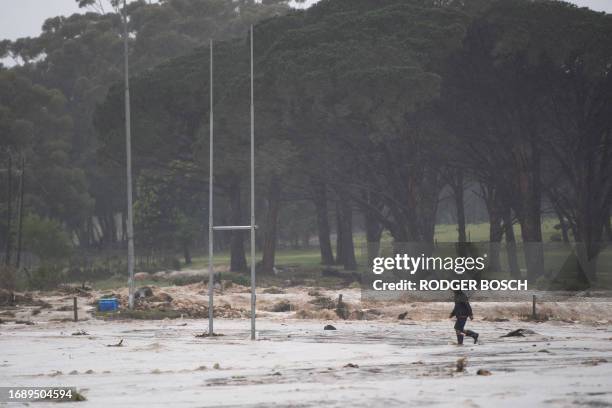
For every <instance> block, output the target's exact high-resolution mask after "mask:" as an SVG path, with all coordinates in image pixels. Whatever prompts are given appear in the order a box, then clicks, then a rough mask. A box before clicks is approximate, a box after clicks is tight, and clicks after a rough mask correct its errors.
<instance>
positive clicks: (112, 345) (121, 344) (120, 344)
mask: <svg viewBox="0 0 612 408" xmlns="http://www.w3.org/2000/svg"><path fill="white" fill-rule="evenodd" d="M106 347H123V339H121V340H119V343H117V344H107V345H106Z"/></svg>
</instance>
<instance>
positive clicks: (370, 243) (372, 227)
mask: <svg viewBox="0 0 612 408" xmlns="http://www.w3.org/2000/svg"><path fill="white" fill-rule="evenodd" d="M363 218H364V220H365V230H366V245H367V253H368V265H372V264H373V262H374V258H376V257H378V255H379V253H380V239H381V237H382V232H383V228H382V226H381V225H380V222H379V221H378V219H377V218H376V216H375V215H374V214H372V211H371V210H369V209H368V208H365V209H364V211H363Z"/></svg>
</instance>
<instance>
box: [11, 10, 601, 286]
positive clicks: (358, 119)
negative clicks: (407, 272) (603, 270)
mask: <svg viewBox="0 0 612 408" xmlns="http://www.w3.org/2000/svg"><path fill="white" fill-rule="evenodd" d="M228 4H231V6H227V5H228ZM234 6H235V8H234ZM129 9H130V10H129V14H130V31H131V34H132V36H131V56H132V61H133V64H134V65H133V72H134V73H135V74H134V77H133V78H132V91H131V92H132V97H133V98H132V120H133V154H134V162H135V180H136V197H135V199H136V201H135V214H136V245H137V248H140V249H141V250H145V249H147V250H159V251H165V250H167V249H168V248H171V249H174V250H177V251H178V250H181V251H182V252H184V253H185V258H186V259H187V258H189V257H190V249H193V247H194V246H198V247H199V246H204V244H205V242H203V239H204V238H205V234H204V233H203V230H204V229H205V228H206V226H207V225H206V223H207V211H208V209H207V208H206V205H207V204H206V202H207V201H206V197H207V193H208V185H207V176H208V125H209V124H208V121H209V116H208V112H209V106H208V104H209V100H208V95H209V91H210V90H209V83H208V77H209V72H208V69H209V68H208V67H209V50H208V48H207V45H206V43H207V40H208V39H209V38H214V39H215V40H220V41H219V42H218V43H217V45H216V46H215V50H214V52H215V89H214V91H215V106H214V109H215V119H214V125H215V129H216V131H215V132H216V135H217V137H216V146H215V147H216V152H215V160H216V163H215V169H216V177H215V189H216V191H215V194H216V197H218V199H217V203H216V205H217V206H218V208H215V214H216V215H215V216H216V217H217V216H218V220H217V221H218V222H219V223H228V224H233V225H240V224H242V223H244V221H245V220H246V219H247V217H246V211H247V207H248V206H245V205H244V203H245V202H246V201H245V200H247V199H248V190H247V188H246V187H247V183H246V180H247V177H248V143H249V139H248V135H249V133H248V126H249V87H248V81H249V77H248V73H249V53H248V47H247V45H248V41H247V38H246V33H247V27H248V25H249V24H250V23H252V22H255V23H256V25H255V30H254V36H255V38H254V39H255V86H256V89H255V104H256V124H255V126H256V139H257V146H256V151H257V157H256V166H257V192H258V194H257V218H258V224H259V225H260V227H261V228H260V229H259V230H258V234H259V239H258V242H259V245H260V246H261V249H262V250H263V259H262V264H261V265H260V268H261V270H262V271H264V272H265V271H270V270H271V269H272V267H273V265H274V253H275V248H276V246H277V243H278V241H279V240H284V241H286V242H295V241H300V240H307V239H308V238H309V237H310V236H311V235H314V236H317V237H318V244H319V246H320V249H321V260H322V263H323V264H334V263H337V264H342V265H343V266H344V267H345V268H346V269H355V267H356V258H355V244H354V239H353V238H354V234H353V232H354V231H355V230H357V229H359V230H361V231H364V232H365V235H366V237H367V241H368V242H370V243H376V242H379V241H380V239H381V236H382V234H383V232H384V231H387V232H388V234H390V236H391V237H392V239H393V240H394V241H395V242H398V243H402V242H433V240H434V227H435V224H436V221H437V220H439V219H440V218H441V215H440V211H442V210H443V211H445V212H449V211H452V212H454V214H453V216H452V219H453V220H456V222H457V225H458V234H457V241H460V242H465V241H467V236H466V228H465V225H466V208H465V206H466V202H468V199H467V198H466V197H465V195H466V194H467V195H469V200H470V201H469V202H473V200H474V195H478V196H480V198H481V199H482V202H483V203H484V206H483V207H484V208H486V217H487V218H488V221H489V224H490V241H491V242H493V243H496V242H501V241H502V240H505V241H506V242H515V241H517V240H518V237H515V236H514V229H513V228H512V226H513V225H514V224H519V226H520V234H521V237H520V239H521V240H522V241H523V242H529V243H537V242H542V241H543V237H542V227H541V226H542V217H543V214H548V215H549V216H554V217H556V218H557V219H558V223H559V231H560V233H561V236H562V239H563V240H565V241H566V242H570V241H575V242H580V243H582V245H580V246H579V248H580V251H581V253H580V254H579V256H583V257H585V259H595V258H596V257H597V255H598V254H599V253H600V251H601V248H602V242H604V241H609V240H610V239H611V238H612V231H611V227H610V215H611V214H610V210H611V204H612V77H611V75H610V74H611V72H610V71H611V69H612V16H610V15H606V14H603V13H597V12H594V11H591V10H588V9H580V8H577V7H576V6H574V5H571V4H569V3H565V2H560V1H545V0H542V1H530V0H499V1H484V0H461V1H459V0H455V1H453V0H322V1H320V2H318V3H317V4H316V5H314V6H312V7H311V8H309V9H307V10H291V9H290V8H289V7H288V6H287V4H286V2H283V1H264V2H262V3H261V4H260V3H255V2H254V1H239V2H224V1H220V0H217V1H215V0H205V1H195V0H190V1H189V0H180V1H179V0H167V1H162V2H160V4H153V5H149V4H146V3H145V2H142V1H141V2H136V3H133V4H131V5H130V6H129ZM120 25H121V21H120V18H119V16H118V15H117V14H116V13H108V14H102V13H99V12H98V13H95V12H92V13H88V14H85V15H80V16H73V17H70V18H68V19H62V18H57V19H50V20H47V22H46V23H45V26H44V32H43V34H42V35H41V36H40V37H38V38H36V39H26V40H18V41H16V42H6V43H3V48H2V52H3V54H5V55H6V54H7V53H8V54H10V55H12V56H13V57H15V58H17V59H19V60H21V61H23V62H24V63H23V64H22V65H20V66H18V67H15V68H12V69H5V70H2V71H0V86H1V87H2V90H3V91H2V95H4V94H5V92H4V90H5V89H7V90H8V91H9V93H10V92H12V95H19V96H20V97H15V96H13V97H11V98H8V99H7V100H6V101H5V99H4V96H2V98H3V99H2V101H1V103H2V111H0V114H1V116H0V126H2V132H1V134H2V138H3V143H2V144H3V145H4V146H6V147H7V148H10V150H11V151H12V152H20V153H21V152H26V157H27V163H28V166H31V167H32V171H31V172H30V173H31V177H32V180H31V181H30V180H28V182H27V183H26V185H27V186H30V188H31V189H32V190H28V189H26V193H27V194H29V196H28V197H29V199H28V200H26V204H27V205H26V207H27V209H28V211H31V212H35V213H37V214H40V215H43V216H47V217H51V218H55V219H58V220H60V221H61V222H62V224H63V225H64V226H65V228H66V229H67V230H68V231H70V232H72V233H73V234H74V236H75V237H77V238H76V241H75V242H78V245H80V246H83V247H86V246H104V245H112V244H113V243H115V242H117V241H121V240H122V239H123V234H122V232H121V231H122V230H123V228H122V227H121V225H122V218H123V217H122V214H123V213H124V212H125V211H124V208H125V193H124V192H125V184H124V179H125V177H124V173H125V170H124V163H125V144H124V130H123V126H124V125H123V121H124V116H123V88H122V86H123V85H122V83H121V81H120V72H121V71H120V68H121V49H120V41H121V40H120ZM5 128H6V131H5V130H4V129H5ZM35 177H37V179H34V178H35ZM5 184H6V182H5ZM5 190H6V189H5ZM449 200H451V202H452V203H454V205H451V206H449V205H448V201H449ZM6 202H7V199H6V197H5V198H4V201H3V203H6ZM441 202H444V203H445V204H444V206H443V207H442V206H441V204H440V203H441ZM467 212H468V213H469V212H470V211H467ZM472 213H473V211H472ZM482 215H483V214H479V216H482ZM442 218H449V217H448V216H446V217H442ZM5 229H6V225H5ZM332 234H335V235H332ZM4 235H6V234H4ZM332 236H333V237H334V238H335V239H336V240H337V242H336V245H332ZM220 238H221V240H220V244H221V245H222V246H224V247H229V248H230V251H231V267H232V269H233V270H237V271H240V270H244V269H246V267H247V261H246V258H245V240H244V236H243V234H241V233H234V234H230V235H228V236H221V237H220ZM524 248H525V253H524V257H525V260H526V266H527V270H528V275H529V276H530V277H535V276H537V275H538V274H540V273H543V272H544V271H545V270H546V268H545V265H544V258H543V255H542V252H541V250H540V249H539V248H540V247H539V246H538V245H525V246H524ZM137 250H138V249H137ZM493 257H494V258H495V256H493ZM594 264H595V263H594V262H591V263H589V265H591V266H589V267H588V268H586V270H585V271H583V272H584V274H585V275H586V277H587V278H588V279H589V280H591V281H592V280H595V278H596V275H595V268H594V266H593V265H594Z"/></svg>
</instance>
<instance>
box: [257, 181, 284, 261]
mask: <svg viewBox="0 0 612 408" xmlns="http://www.w3.org/2000/svg"><path fill="white" fill-rule="evenodd" d="M280 194H281V186H280V180H279V178H278V177H277V176H272V179H271V180H270V188H269V190H268V212H267V214H266V229H265V235H264V239H263V242H264V243H263V258H262V261H261V272H262V273H271V272H272V271H273V269H274V259H275V255H276V239H277V238H276V227H277V223H278V213H279V211H280Z"/></svg>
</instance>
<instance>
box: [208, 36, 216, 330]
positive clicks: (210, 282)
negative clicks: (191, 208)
mask: <svg viewBox="0 0 612 408" xmlns="http://www.w3.org/2000/svg"><path fill="white" fill-rule="evenodd" d="M209 87H210V91H209V92H210V119H209V126H210V128H209V131H210V138H209V151H208V154H209V157H208V159H209V160H208V166H209V167H208V177H209V181H208V335H209V336H213V334H214V331H213V318H214V310H213V306H214V302H213V296H214V294H215V289H214V285H215V280H214V274H215V271H214V267H213V249H214V244H213V226H214V224H213V157H214V155H213V148H214V143H213V136H214V134H213V130H214V127H213V40H212V39H211V40H210V82H209Z"/></svg>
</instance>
